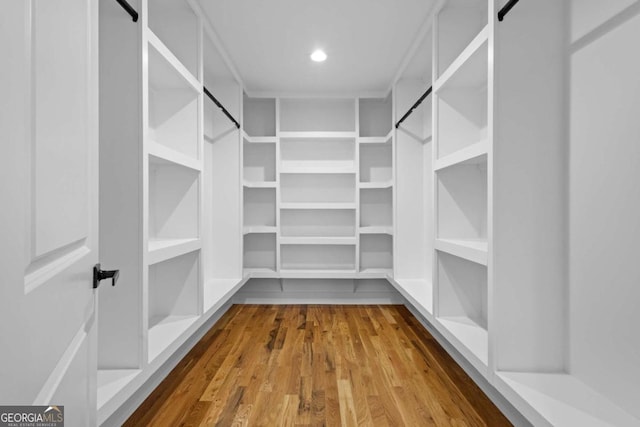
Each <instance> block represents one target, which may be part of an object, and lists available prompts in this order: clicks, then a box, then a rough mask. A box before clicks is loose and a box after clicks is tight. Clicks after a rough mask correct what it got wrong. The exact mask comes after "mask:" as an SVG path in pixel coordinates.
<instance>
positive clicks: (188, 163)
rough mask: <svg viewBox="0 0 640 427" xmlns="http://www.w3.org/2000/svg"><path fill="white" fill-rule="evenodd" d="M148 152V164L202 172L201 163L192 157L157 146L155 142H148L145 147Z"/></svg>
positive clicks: (160, 145) (163, 146) (164, 146)
mask: <svg viewBox="0 0 640 427" xmlns="http://www.w3.org/2000/svg"><path fill="white" fill-rule="evenodd" d="M147 147H148V151H149V156H150V157H149V162H151V163H154V164H157V165H163V164H164V165H171V164H173V165H178V166H182V167H185V168H189V169H192V170H194V171H201V170H202V162H201V161H200V160H198V159H195V158H193V157H190V156H187V155H186V154H183V153H181V152H179V151H176V150H174V149H172V148H169V147H167V146H166V145H162V144H158V143H157V142H153V141H149V144H148V145H147Z"/></svg>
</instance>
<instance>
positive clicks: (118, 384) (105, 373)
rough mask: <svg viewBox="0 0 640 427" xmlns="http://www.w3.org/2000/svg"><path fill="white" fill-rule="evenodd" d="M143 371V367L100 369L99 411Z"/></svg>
mask: <svg viewBox="0 0 640 427" xmlns="http://www.w3.org/2000/svg"><path fill="white" fill-rule="evenodd" d="M141 372H142V370H141V369H98V411H99V410H100V409H101V408H102V407H103V406H104V405H105V404H106V403H107V402H108V401H110V400H111V399H112V398H113V397H114V396H115V395H117V394H118V393H119V392H120V391H121V390H122V389H124V388H125V387H126V386H127V384H129V383H131V381H133V380H134V378H135V377H136V376H138V375H139V374H140V373H141Z"/></svg>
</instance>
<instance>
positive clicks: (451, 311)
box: [437, 252, 488, 365]
mask: <svg viewBox="0 0 640 427" xmlns="http://www.w3.org/2000/svg"><path fill="white" fill-rule="evenodd" d="M437 258H438V261H437V275H438V277H437V279H438V292H437V295H438V312H439V314H438V320H439V321H440V323H441V324H442V325H443V326H444V327H445V328H447V330H448V331H449V332H450V333H451V334H452V335H453V336H454V337H455V338H456V339H458V340H459V341H460V342H461V343H462V344H464V346H465V347H466V348H467V349H468V350H470V351H471V352H472V354H473V355H474V356H475V357H476V358H478V359H479V360H480V361H481V362H482V363H483V364H484V365H486V364H487V357H488V353H487V348H488V342H487V304H488V296H487V267H485V266H483V265H480V264H476V263H474V262H471V261H467V260H464V259H462V258H458V257H456V256H454V255H449V254H446V253H443V252H438V253H437Z"/></svg>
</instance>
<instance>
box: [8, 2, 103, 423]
mask: <svg viewBox="0 0 640 427" xmlns="http://www.w3.org/2000/svg"><path fill="white" fill-rule="evenodd" d="M97 6H98V3H97V0H2V12H1V13H0V105H1V107H0V405H14V404H15V405H32V404H36V405H64V413H65V425H66V426H92V425H95V424H96V372H97V371H96V333H95V331H96V328H95V325H96V304H95V292H94V290H93V289H92V268H93V265H94V264H96V263H97V257H98V253H97V248H98V234H97V230H98V223H97V221H98V209H97V208H98V170H97V167H98V158H97V154H98V122H97V117H98V93H97V89H98V73H97V70H98V68H97V66H98V61H97V58H98V49H97V48H98V40H97V34H98V31H97V30H98V14H97V9H98V8H97ZM104 285H106V283H103V286H104Z"/></svg>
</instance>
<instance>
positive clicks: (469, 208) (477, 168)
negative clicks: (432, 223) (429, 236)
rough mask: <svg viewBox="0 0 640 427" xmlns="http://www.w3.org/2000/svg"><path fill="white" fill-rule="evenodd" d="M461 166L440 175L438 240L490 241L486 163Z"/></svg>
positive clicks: (438, 180)
mask: <svg viewBox="0 0 640 427" xmlns="http://www.w3.org/2000/svg"><path fill="white" fill-rule="evenodd" d="M482 159H483V161H481V162H480V163H472V164H458V165H455V166H451V167H448V168H445V169H441V170H439V171H438V172H437V188H436V189H437V215H438V217H437V218H438V220H437V237H438V238H443V239H459V240H480V241H486V240H487V163H486V157H483V158H482Z"/></svg>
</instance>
